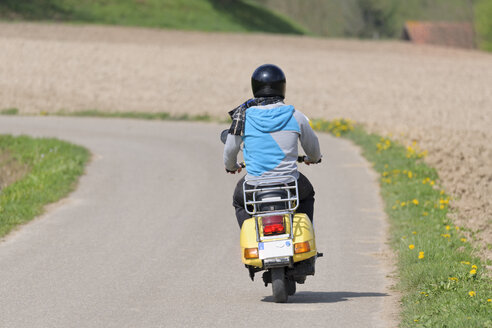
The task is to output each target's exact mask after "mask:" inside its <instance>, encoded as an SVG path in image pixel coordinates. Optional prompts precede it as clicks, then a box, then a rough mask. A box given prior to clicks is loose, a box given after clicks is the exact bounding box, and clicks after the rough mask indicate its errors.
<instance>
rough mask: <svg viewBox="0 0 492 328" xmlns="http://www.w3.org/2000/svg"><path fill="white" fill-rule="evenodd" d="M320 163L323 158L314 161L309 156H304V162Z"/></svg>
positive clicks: (309, 163)
mask: <svg viewBox="0 0 492 328" xmlns="http://www.w3.org/2000/svg"><path fill="white" fill-rule="evenodd" d="M318 163H321V158H320V159H319V161H317V162H313V161H311V160H310V159H309V157H307V156H304V164H306V165H311V164H318Z"/></svg>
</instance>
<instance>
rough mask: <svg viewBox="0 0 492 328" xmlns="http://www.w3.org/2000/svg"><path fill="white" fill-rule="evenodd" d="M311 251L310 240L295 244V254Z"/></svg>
mask: <svg viewBox="0 0 492 328" xmlns="http://www.w3.org/2000/svg"><path fill="white" fill-rule="evenodd" d="M309 251H311V246H309V241H305V242H302V243H295V244H294V254H300V253H307V252H309Z"/></svg>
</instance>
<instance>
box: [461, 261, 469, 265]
mask: <svg viewBox="0 0 492 328" xmlns="http://www.w3.org/2000/svg"><path fill="white" fill-rule="evenodd" d="M460 263H461V264H467V265H470V262H468V261H461V262H460Z"/></svg>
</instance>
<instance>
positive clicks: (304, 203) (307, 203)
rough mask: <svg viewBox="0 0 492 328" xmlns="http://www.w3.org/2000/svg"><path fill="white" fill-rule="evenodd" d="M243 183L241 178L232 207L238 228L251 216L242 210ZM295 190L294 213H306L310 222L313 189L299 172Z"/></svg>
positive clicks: (312, 213) (312, 207) (311, 218)
mask: <svg viewBox="0 0 492 328" xmlns="http://www.w3.org/2000/svg"><path fill="white" fill-rule="evenodd" d="M243 183H244V177H242V178H241V179H240V180H239V181H238V183H237V185H236V189H235V190H234V195H233V197H232V198H233V200H232V205H233V206H234V208H235V209H236V218H237V223H239V227H241V226H242V225H243V222H244V220H246V219H249V218H250V217H251V215H249V214H248V212H246V210H245V209H244V196H243ZM297 189H298V191H299V207H298V208H297V210H296V212H298V213H306V214H307V215H308V216H309V219H310V220H311V222H313V219H314V217H313V216H314V189H313V186H312V185H311V182H309V180H308V178H306V177H305V176H304V175H303V174H302V173H301V172H299V179H297Z"/></svg>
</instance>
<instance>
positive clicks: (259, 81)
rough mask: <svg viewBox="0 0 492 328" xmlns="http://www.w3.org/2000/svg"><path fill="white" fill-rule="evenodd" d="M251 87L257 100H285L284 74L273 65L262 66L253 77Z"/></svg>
mask: <svg viewBox="0 0 492 328" xmlns="http://www.w3.org/2000/svg"><path fill="white" fill-rule="evenodd" d="M251 87H252V88H253V95H254V96H255V98H258V97H274V96H279V97H282V98H285V75H284V72H282V70H281V69H280V68H279V67H277V66H275V65H272V64H265V65H261V66H260V67H258V68H257V69H256V70H255V71H254V72H253V75H252V76H251Z"/></svg>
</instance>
